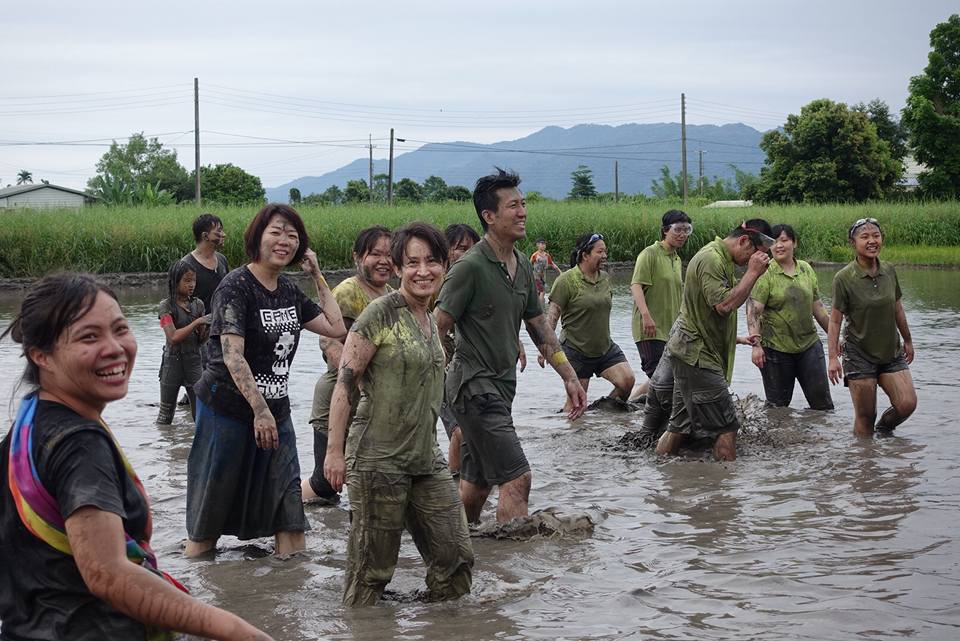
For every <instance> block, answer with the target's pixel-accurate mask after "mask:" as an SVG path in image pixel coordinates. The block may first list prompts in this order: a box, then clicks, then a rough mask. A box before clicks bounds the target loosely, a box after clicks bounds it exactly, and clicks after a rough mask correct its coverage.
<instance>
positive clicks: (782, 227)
mask: <svg viewBox="0 0 960 641" xmlns="http://www.w3.org/2000/svg"><path fill="white" fill-rule="evenodd" d="M780 234H786V235H787V238H789V239H790V240H792V241H793V242H797V233H796V232H795V231H793V227H791V226H790V225H787V224H785V223H781V224H779V225H774V226H773V227H771V228H770V238H773V239H774V240H776V239H777V238H780Z"/></svg>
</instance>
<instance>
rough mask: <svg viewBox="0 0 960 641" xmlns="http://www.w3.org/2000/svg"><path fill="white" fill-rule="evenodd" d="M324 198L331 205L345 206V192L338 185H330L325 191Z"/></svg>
mask: <svg viewBox="0 0 960 641" xmlns="http://www.w3.org/2000/svg"><path fill="white" fill-rule="evenodd" d="M323 197H324V198H325V199H326V201H327V202H328V203H330V204H331V205H342V204H343V190H342V189H340V188H339V187H337V186H336V185H330V186H329V187H327V188H326V189H325V190H324V191H323Z"/></svg>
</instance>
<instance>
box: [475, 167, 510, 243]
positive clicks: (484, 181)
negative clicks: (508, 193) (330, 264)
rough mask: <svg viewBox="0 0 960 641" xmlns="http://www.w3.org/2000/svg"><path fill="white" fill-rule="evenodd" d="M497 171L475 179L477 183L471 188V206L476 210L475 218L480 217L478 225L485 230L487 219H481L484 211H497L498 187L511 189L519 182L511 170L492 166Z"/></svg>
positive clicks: (498, 202) (498, 203) (498, 201)
mask: <svg viewBox="0 0 960 641" xmlns="http://www.w3.org/2000/svg"><path fill="white" fill-rule="evenodd" d="M494 169H496V170H497V173H495V174H490V175H489V176H483V177H482V178H478V179H477V184H476V185H475V186H474V188H473V207H474V209H476V210H477V218H479V219H480V227H482V228H483V231H487V221H485V220H484V219H483V212H484V211H497V207H498V206H499V205H500V197H499V196H498V195H497V190H498V189H513V188H515V187H517V186H518V185H519V184H520V176H518V175H517V174H516V173H514V172H512V171H504V170H503V169H500V168H499V167H494Z"/></svg>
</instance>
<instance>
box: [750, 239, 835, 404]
mask: <svg viewBox="0 0 960 641" xmlns="http://www.w3.org/2000/svg"><path fill="white" fill-rule="evenodd" d="M771 235H772V236H773V238H774V239H775V240H776V242H775V243H774V244H773V247H772V248H771V249H770V253H771V254H773V261H772V262H771V263H770V266H769V267H768V268H767V271H766V272H765V273H764V274H763V276H761V277H760V279H759V280H757V284H756V285H754V286H753V290H752V291H751V292H750V298H749V300H747V327H748V329H749V333H750V336H752V337H755V338H754V339H753V347H752V350H753V351H752V354H751V360H752V361H753V364H754V365H756V366H757V367H758V368H760V375H761V376H762V377H763V391H764V394H765V395H766V397H767V403H768V404H769V405H773V406H775V407H786V406H788V405H790V401H791V400H792V399H793V389H794V383H795V382H799V383H800V389H802V390H803V395H804V396H805V397H806V399H807V404H808V405H809V406H810V407H811V409H815V410H832V409H833V399H832V398H831V397H830V383H829V382H828V381H827V364H826V360H825V359H824V357H823V343H821V342H820V337H819V336H818V335H817V327H816V325H814V321H816V323H817V324H818V325H820V327H822V328H823V331H824V332H826V331H827V330H828V325H829V322H830V319H829V316H828V314H827V310H826V309H824V307H823V303H822V302H821V301H820V288H819V287H818V285H817V273H816V272H815V271H813V267H811V266H810V264H809V263H807V262H806V261H803V260H799V259H797V258H796V257H794V250H795V249H796V247H797V235H796V233H795V232H794V231H793V227H791V226H790V225H774V226H773V233H772V234H771ZM757 337H759V340H757Z"/></svg>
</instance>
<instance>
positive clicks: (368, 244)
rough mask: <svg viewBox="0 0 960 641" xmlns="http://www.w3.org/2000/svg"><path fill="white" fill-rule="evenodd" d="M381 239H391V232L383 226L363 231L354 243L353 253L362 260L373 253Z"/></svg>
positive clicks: (375, 226)
mask: <svg viewBox="0 0 960 641" xmlns="http://www.w3.org/2000/svg"><path fill="white" fill-rule="evenodd" d="M381 238H388V239H389V238H390V230H389V229H387V228H386V227H384V226H383V225H374V226H373V227H367V228H366V229H361V230H360V233H359V234H357V239H356V240H354V241H353V253H354V254H355V255H356V256H358V257H360V258H362V257H364V256H366V255H367V254H369V253H370V252H372V251H373V248H374V247H376V246H377V243H378V242H380V239H381Z"/></svg>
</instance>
